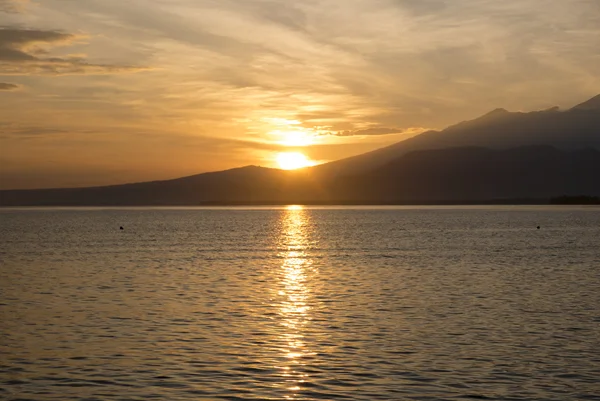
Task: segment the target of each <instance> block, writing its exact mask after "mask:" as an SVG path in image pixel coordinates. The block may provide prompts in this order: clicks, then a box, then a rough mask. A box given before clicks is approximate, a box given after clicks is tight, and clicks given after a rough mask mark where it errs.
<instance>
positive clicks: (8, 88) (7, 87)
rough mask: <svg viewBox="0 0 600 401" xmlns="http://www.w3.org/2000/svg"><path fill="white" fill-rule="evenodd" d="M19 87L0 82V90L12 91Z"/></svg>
mask: <svg viewBox="0 0 600 401" xmlns="http://www.w3.org/2000/svg"><path fill="white" fill-rule="evenodd" d="M17 89H19V85H17V84H10V83H7V82H0V91H14V90H17Z"/></svg>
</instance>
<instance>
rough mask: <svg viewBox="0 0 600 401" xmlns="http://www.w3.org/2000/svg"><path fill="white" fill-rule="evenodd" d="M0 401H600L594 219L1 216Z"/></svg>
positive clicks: (425, 213) (538, 214)
mask: <svg viewBox="0 0 600 401" xmlns="http://www.w3.org/2000/svg"><path fill="white" fill-rule="evenodd" d="M121 228H122V229H121ZM0 399H1V400H11V401H17V400H18V401H25V400H36V401H37V400H40V401H45V400H81V401H84V400H85V401H95V400H465V401H466V400H561V401H563V400H600V207H594V206H590V207H575V206H479V207H475V206H463V207H459V206H455V207H417V206H415V207H305V206H285V207H253V208H242V207H236V208H225V207H223V208H46V209H44V208H39V209H36V208H29V209H6V208H5V209H0Z"/></svg>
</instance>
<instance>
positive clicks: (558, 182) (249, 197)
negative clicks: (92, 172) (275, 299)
mask: <svg viewBox="0 0 600 401" xmlns="http://www.w3.org/2000/svg"><path fill="white" fill-rule="evenodd" d="M599 149H600V95H599V96H596V97H594V98H593V99H590V100H588V101H586V102H584V103H582V104H580V105H577V106H575V107H573V108H572V109H570V110H566V111H559V110H558V108H551V109H548V110H543V111H536V112H531V113H520V112H517V113H514V112H509V111H506V110H504V109H496V110H493V111H491V112H490V113H487V114H485V115H483V116H481V117H479V118H477V119H475V120H471V121H463V122H461V123H459V124H456V125H453V126H451V127H448V128H446V129H445V130H443V131H439V132H438V131H429V132H426V133H423V134H421V135H418V136H416V137H413V138H410V139H408V140H405V141H402V142H399V143H397V144H394V145H392V146H388V147H386V148H383V149H379V150H376V151H373V152H370V153H365V154H363V155H359V156H355V157H351V158H348V159H344V160H340V161H337V162H332V163H327V164H324V165H321V166H317V167H313V168H308V169H303V170H299V171H282V170H277V169H268V168H261V167H255V166H248V167H243V168H237V169H232V170H227V171H220V172H214V173H206V174H199V175H194V176H190V177H183V178H179V179H175V180H167V181H154V182H145V183H137V184H127V185H116V186H108V187H95V188H72V189H48V190H14V191H0V206H13V205H15V206H16V205H24V206H25V205H48V206H50V205H65V206H68V205H201V204H253V203H254V204H256V203H265V204H269V203H348V202H352V203H406V202H460V201H463V202H474V201H486V200H502V199H550V198H553V197H558V196H580V195H588V196H598V195H600V151H599Z"/></svg>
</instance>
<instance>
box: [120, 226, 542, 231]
mask: <svg viewBox="0 0 600 401" xmlns="http://www.w3.org/2000/svg"><path fill="white" fill-rule="evenodd" d="M538 228H539V227H538ZM119 230H124V228H123V226H121V227H119Z"/></svg>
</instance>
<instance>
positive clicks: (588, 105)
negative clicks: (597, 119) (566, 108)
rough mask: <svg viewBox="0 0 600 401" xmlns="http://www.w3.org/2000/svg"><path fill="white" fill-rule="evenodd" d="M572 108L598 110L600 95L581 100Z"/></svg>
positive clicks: (599, 109)
mask: <svg viewBox="0 0 600 401" xmlns="http://www.w3.org/2000/svg"><path fill="white" fill-rule="evenodd" d="M573 110H596V111H600V95H597V96H594V97H593V98H591V99H590V100H588V101H587V102H583V103H581V104H578V105H577V106H575V107H573Z"/></svg>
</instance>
